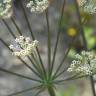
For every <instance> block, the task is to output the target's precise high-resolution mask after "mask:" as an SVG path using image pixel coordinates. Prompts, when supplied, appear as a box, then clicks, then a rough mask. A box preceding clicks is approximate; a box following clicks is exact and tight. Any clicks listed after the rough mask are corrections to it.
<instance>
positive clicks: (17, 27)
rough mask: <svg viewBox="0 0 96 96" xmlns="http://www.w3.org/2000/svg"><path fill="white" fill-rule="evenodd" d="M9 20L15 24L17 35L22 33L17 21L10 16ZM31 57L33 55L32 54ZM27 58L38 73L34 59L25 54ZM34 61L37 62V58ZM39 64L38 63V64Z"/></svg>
mask: <svg viewBox="0 0 96 96" xmlns="http://www.w3.org/2000/svg"><path fill="white" fill-rule="evenodd" d="M11 21H12V22H13V24H14V25H15V27H16V29H17V31H18V33H19V35H22V32H21V30H20V28H19V26H18V25H17V23H16V22H15V20H14V18H11ZM32 57H33V56H32ZM27 58H28V59H29V60H30V62H31V64H32V65H33V66H34V68H35V69H36V70H37V71H38V72H39V73H38V74H40V70H39V69H38V67H37V66H36V65H35V64H34V61H33V60H32V59H31V58H30V57H29V56H27ZM34 60H35V62H37V60H36V59H35V58H34ZM38 66H39V65H38Z"/></svg>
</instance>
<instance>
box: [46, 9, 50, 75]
mask: <svg viewBox="0 0 96 96" xmlns="http://www.w3.org/2000/svg"><path fill="white" fill-rule="evenodd" d="M45 12H46V22H47V29H48V40H47V42H48V43H47V44H48V73H49V75H50V67H51V65H50V64H51V33H50V27H49V15H48V9H47V10H46V11H45Z"/></svg>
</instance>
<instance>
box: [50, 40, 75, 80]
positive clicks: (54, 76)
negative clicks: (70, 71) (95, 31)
mask: <svg viewBox="0 0 96 96" xmlns="http://www.w3.org/2000/svg"><path fill="white" fill-rule="evenodd" d="M74 41H75V38H73V39H72V41H71V44H70V45H69V47H68V49H67V51H66V52H65V55H64V57H63V59H62V61H61V63H60V64H59V66H58V68H57V70H56V72H55V73H54V75H53V77H52V78H53V79H55V78H57V77H58V76H60V75H61V74H62V73H64V72H65V71H66V70H67V68H65V69H64V70H63V71H62V72H60V73H59V74H57V73H58V72H59V71H60V68H61V67H62V65H63V63H64V61H65V59H66V57H67V56H68V53H69V51H70V49H71V48H72V45H73V44H74ZM68 67H69V66H68Z"/></svg>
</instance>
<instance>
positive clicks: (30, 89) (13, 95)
mask: <svg viewBox="0 0 96 96" xmlns="http://www.w3.org/2000/svg"><path fill="white" fill-rule="evenodd" d="M41 86H42V85H39V86H35V87H31V88H28V89H25V90H22V91H19V92H15V93H12V94H10V95H7V96H15V95H20V94H23V93H25V92H28V91H32V90H35V89H37V88H40V87H41Z"/></svg>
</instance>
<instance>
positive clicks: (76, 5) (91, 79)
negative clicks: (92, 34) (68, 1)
mask: <svg viewBox="0 0 96 96" xmlns="http://www.w3.org/2000/svg"><path fill="white" fill-rule="evenodd" d="M74 1H75V2H74V3H75V7H76V12H77V16H78V20H79V24H80V30H81V35H82V38H83V42H84V47H85V49H86V50H87V42H86V38H85V35H84V30H83V26H82V21H81V16H80V12H79V7H78V3H77V1H76V0H74ZM90 81H91V86H92V92H93V96H96V92H95V86H94V80H93V76H91V77H90Z"/></svg>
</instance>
